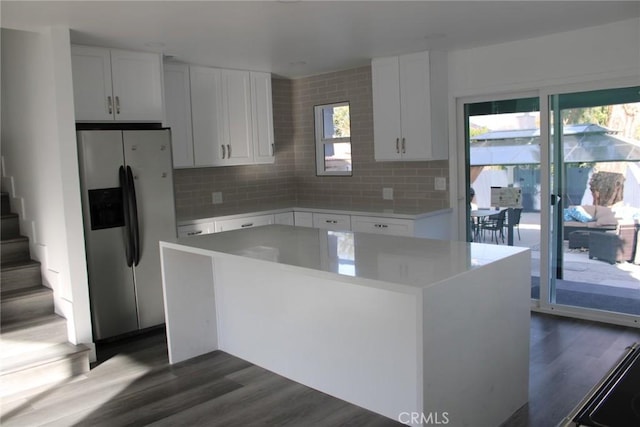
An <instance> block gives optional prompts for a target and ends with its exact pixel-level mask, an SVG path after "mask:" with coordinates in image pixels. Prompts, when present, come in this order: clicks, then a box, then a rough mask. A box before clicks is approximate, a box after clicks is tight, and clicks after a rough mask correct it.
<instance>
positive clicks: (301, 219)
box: [293, 211, 313, 228]
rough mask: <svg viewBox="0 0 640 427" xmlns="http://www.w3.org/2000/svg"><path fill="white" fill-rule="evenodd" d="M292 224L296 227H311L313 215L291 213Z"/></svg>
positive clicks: (308, 213)
mask: <svg viewBox="0 0 640 427" xmlns="http://www.w3.org/2000/svg"><path fill="white" fill-rule="evenodd" d="M293 223H294V225H295V226H296V227H310V228H311V227H313V214H312V213H311V212H298V211H295V212H293Z"/></svg>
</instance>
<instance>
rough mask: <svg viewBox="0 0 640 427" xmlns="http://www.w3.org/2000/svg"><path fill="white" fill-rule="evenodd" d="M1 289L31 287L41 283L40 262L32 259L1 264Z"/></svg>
mask: <svg viewBox="0 0 640 427" xmlns="http://www.w3.org/2000/svg"><path fill="white" fill-rule="evenodd" d="M0 279H1V280H2V290H3V291H10V290H14V289H24V288H31V287H34V286H38V285H41V284H42V275H41V273H40V263H39V262H38V261H34V260H31V259H30V260H28V261H20V262H16V263H10V264H3V265H2V269H1V270H0Z"/></svg>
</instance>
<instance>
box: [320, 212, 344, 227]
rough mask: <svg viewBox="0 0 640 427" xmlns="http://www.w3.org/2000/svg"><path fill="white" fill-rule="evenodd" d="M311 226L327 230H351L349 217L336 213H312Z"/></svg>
mask: <svg viewBox="0 0 640 427" xmlns="http://www.w3.org/2000/svg"><path fill="white" fill-rule="evenodd" d="M313 226H314V227H315V228H324V229H327V230H351V217H350V216H349V215H337V214H324V213H314V214H313Z"/></svg>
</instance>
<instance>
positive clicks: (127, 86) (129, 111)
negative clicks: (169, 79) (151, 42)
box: [71, 46, 164, 122]
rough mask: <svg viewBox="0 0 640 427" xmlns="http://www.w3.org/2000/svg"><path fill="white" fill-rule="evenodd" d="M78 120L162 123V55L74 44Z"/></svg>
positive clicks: (74, 87)
mask: <svg viewBox="0 0 640 427" xmlns="http://www.w3.org/2000/svg"><path fill="white" fill-rule="evenodd" d="M71 65H72V73H73V93H74V104H75V115H76V120H77V121H84V122H109V121H114V120H115V121H128V122H162V120H163V116H164V111H163V105H162V58H161V57H160V55H159V54H155V53H145V52H130V51H125V50H117V49H105V48H99V47H89V46H72V47H71Z"/></svg>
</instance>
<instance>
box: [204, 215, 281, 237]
mask: <svg viewBox="0 0 640 427" xmlns="http://www.w3.org/2000/svg"><path fill="white" fill-rule="evenodd" d="M273 221H274V219H273V215H257V216H247V217H244V218H235V219H221V220H216V221H215V223H214V232H215V233H219V232H221V231H230V230H237V229H240V228H251V227H259V226H261V225H270V224H273Z"/></svg>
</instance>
